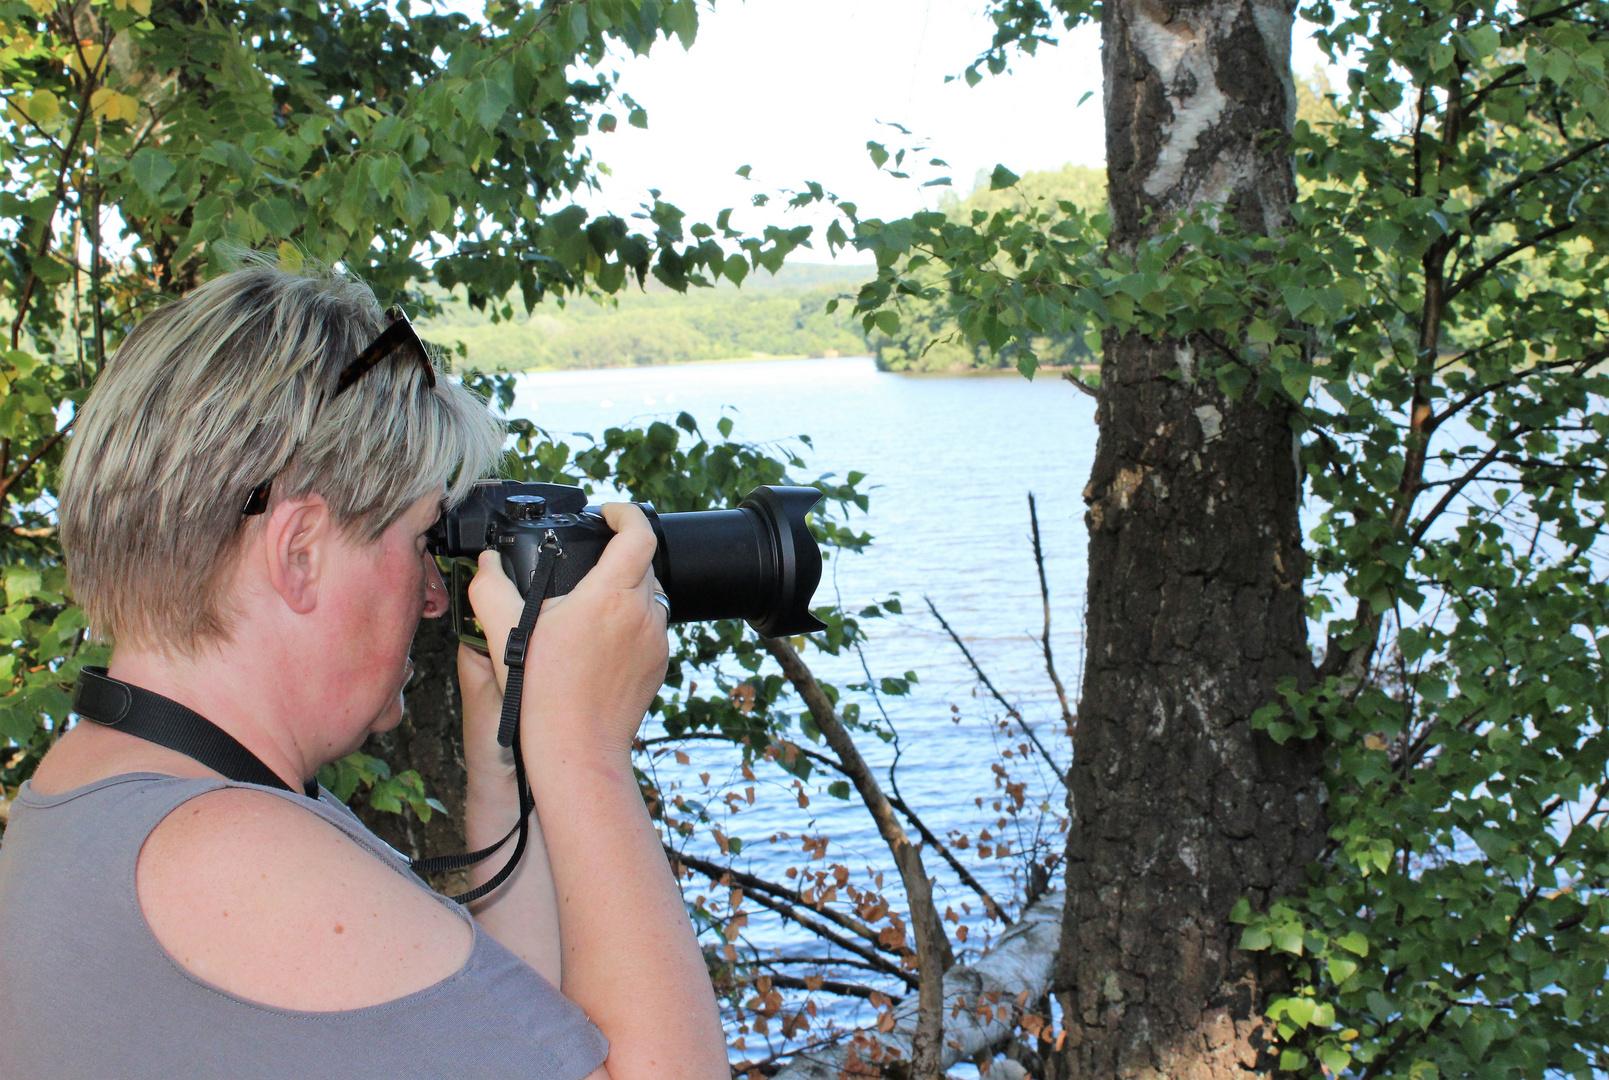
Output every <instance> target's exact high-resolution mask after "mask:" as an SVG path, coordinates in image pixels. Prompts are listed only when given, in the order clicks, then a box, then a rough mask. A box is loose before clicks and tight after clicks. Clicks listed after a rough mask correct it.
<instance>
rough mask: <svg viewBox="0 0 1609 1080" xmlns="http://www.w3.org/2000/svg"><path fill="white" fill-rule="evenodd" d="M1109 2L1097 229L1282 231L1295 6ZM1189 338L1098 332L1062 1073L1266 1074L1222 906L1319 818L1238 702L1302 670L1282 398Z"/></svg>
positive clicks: (1268, 886) (1244, 961) (1273, 881)
mask: <svg viewBox="0 0 1609 1080" xmlns="http://www.w3.org/2000/svg"><path fill="white" fill-rule="evenodd" d="M1102 10H1103V23H1102V33H1103V40H1104V43H1105V56H1104V67H1105V84H1106V124H1107V136H1106V138H1107V170H1108V178H1109V183H1110V199H1111V208H1112V217H1113V223H1114V231H1113V235H1112V244H1113V245H1114V247H1115V248H1116V249H1117V250H1119V251H1131V250H1132V249H1133V248H1134V246H1135V245H1136V244H1137V243H1139V242H1141V241H1142V240H1143V239H1144V238H1145V237H1146V235H1147V234H1148V231H1149V230H1151V229H1154V228H1155V225H1156V221H1157V219H1158V218H1159V217H1161V216H1164V215H1167V214H1170V213H1174V212H1178V211H1182V210H1188V209H1191V208H1193V207H1196V206H1199V205H1202V204H1204V203H1212V202H1221V203H1227V204H1228V206H1229V208H1230V210H1231V212H1232V214H1233V215H1234V217H1235V219H1236V220H1237V221H1238V222H1239V223H1240V225H1241V227H1243V228H1246V229H1249V230H1253V231H1273V230H1277V229H1279V228H1281V227H1282V226H1283V225H1284V224H1285V222H1286V221H1287V218H1288V208H1289V204H1290V201H1291V198H1292V196H1293V191H1294V185H1293V180H1292V173H1291V163H1290V160H1289V158H1288V156H1287V155H1288V146H1287V142H1286V138H1285V136H1286V133H1287V132H1288V131H1289V129H1290V123H1291V118H1292V114H1293V111H1294V106H1295V95H1294V92H1293V89H1292V83H1291V75H1290V38H1291V23H1292V9H1291V7H1290V6H1289V5H1287V4H1285V3H1280V2H1263V3H1254V2H1247V0H1204V2H1197V3H1179V2H1171V3H1156V2H1149V0H1108V3H1106V4H1105V5H1104V6H1103V9H1102ZM1148 213H1149V214H1150V215H1151V216H1150V217H1149V218H1148V217H1147V215H1148ZM1192 344H1194V346H1195V348H1196V349H1197V350H1204V349H1205V348H1207V347H1209V346H1208V345H1207V343H1203V342H1197V343H1186V342H1183V341H1174V340H1167V341H1161V342H1157V341H1147V340H1144V339H1141V338H1135V337H1128V338H1124V337H1119V336H1117V335H1113V334H1109V335H1108V336H1107V339H1106V341H1105V357H1104V360H1103V364H1102V370H1101V388H1100V393H1099V405H1098V408H1097V413H1096V416H1097V420H1098V423H1099V426H1100V443H1099V448H1098V450H1097V454H1096V460H1095V466H1094V471H1093V475H1092V477H1091V479H1090V483H1089V486H1088V488H1086V490H1085V492H1084V495H1085V500H1086V502H1087V503H1088V505H1089V511H1088V514H1087V517H1086V520H1087V522H1088V525H1089V530H1090V549H1089V589H1088V601H1089V608H1088V625H1087V629H1086V639H1085V640H1086V646H1087V649H1088V658H1087V662H1086V667H1085V678H1084V686H1083V697H1082V700H1081V702H1080V704H1079V709H1078V725H1077V729H1076V734H1075V737H1074V755H1073V767H1072V770H1071V773H1070V789H1071V790H1070V796H1069V803H1070V806H1071V808H1072V811H1073V813H1072V825H1071V828H1070V830H1069V833H1068V843H1067V859H1068V874H1067V902H1066V913H1065V924H1064V927H1063V934H1062V949H1061V953H1060V956H1059V957H1058V961H1057V970H1056V979H1055V987H1054V989H1055V992H1056V995H1057V998H1058V1000H1059V1001H1060V1003H1061V1006H1062V1009H1063V1023H1064V1025H1065V1027H1066V1029H1067V1039H1066V1041H1065V1043H1064V1044H1063V1047H1062V1050H1061V1052H1060V1053H1059V1054H1056V1055H1054V1060H1053V1062H1052V1075H1053V1076H1056V1077H1059V1078H1073V1077H1080V1078H1082V1077H1092V1078H1093V1077H1100V1078H1102V1080H1105V1078H1111V1077H1134V1076H1150V1077H1156V1076H1167V1077H1204V1078H1205V1077H1214V1078H1216V1077H1232V1076H1233V1077H1242V1076H1246V1075H1248V1074H1264V1073H1268V1072H1271V1071H1272V1070H1273V1067H1274V1063H1275V1058H1274V1056H1273V1055H1272V1053H1271V1052H1270V1046H1269V1041H1268V1036H1267V1031H1266V1029H1265V1027H1264V1022H1263V1020H1262V1013H1263V1011H1264V1009H1265V1008H1266V1007H1267V1001H1268V995H1269V994H1270V992H1271V991H1273V990H1275V989H1276V988H1277V986H1278V982H1277V980H1278V973H1277V970H1275V969H1274V968H1273V967H1272V966H1270V965H1267V964H1266V963H1265V962H1264V961H1263V960H1262V959H1261V957H1260V956H1259V955H1257V954H1247V953H1242V952H1239V951H1238V950H1237V949H1236V948H1235V944H1236V941H1237V938H1238V931H1239V928H1238V927H1236V926H1234V925H1233V924H1231V923H1229V922H1228V915H1229V912H1230V909H1231V908H1232V907H1233V906H1234V904H1235V902H1236V901H1237V900H1238V899H1239V898H1240V897H1242V896H1249V897H1250V898H1251V899H1252V901H1253V903H1254V904H1258V905H1261V904H1263V903H1265V902H1266V901H1267V899H1268V897H1269V896H1270V895H1272V894H1275V893H1279V892H1293V891H1296V890H1297V889H1299V888H1300V886H1301V883H1302V880H1303V874H1302V871H1303V868H1304V867H1305V865H1306V864H1307V863H1308V862H1309V861H1310V860H1311V859H1312V858H1313V857H1314V856H1315V855H1316V853H1317V850H1318V844H1319V842H1320V840H1321V839H1322V831H1323V820H1322V808H1321V806H1320V803H1319V797H1318V785H1317V782H1316V771H1317V770H1316V764H1317V762H1316V759H1315V757H1314V753H1313V750H1312V749H1311V748H1310V747H1307V746H1294V745H1293V746H1286V747H1279V746H1276V745H1275V744H1274V743H1273V742H1272V741H1271V740H1269V739H1268V738H1266V737H1265V736H1263V735H1261V734H1258V733H1255V732H1253V731H1252V730H1251V728H1250V725H1249V723H1248V720H1249V717H1250V716H1251V714H1252V713H1253V712H1254V711H1255V710H1256V709H1257V708H1258V707H1259V706H1261V705H1262V704H1263V703H1265V702H1267V701H1269V700H1271V699H1272V698H1273V697H1274V688H1275V685H1276V684H1277V683H1278V681H1279V680H1280V679H1282V678H1284V677H1287V676H1294V677H1296V678H1297V679H1298V680H1304V681H1305V680H1307V679H1310V678H1311V671H1312V664H1311V659H1310V657H1309V654H1308V650H1307V644H1306V625H1305V620H1304V613H1303V604H1302V588H1301V586H1302V576H1303V556H1302V550H1301V536H1300V529H1299V523H1298V518H1297V509H1298V503H1299V499H1300V479H1299V474H1298V470H1297V465H1296V462H1295V459H1294V452H1293V451H1294V441H1293V437H1292V431H1291V427H1290V423H1289V416H1288V412H1287V410H1286V408H1285V407H1284V406H1282V405H1279V404H1277V403H1276V404H1272V405H1268V406H1264V405H1259V404H1258V403H1257V402H1256V401H1255V400H1254V397H1253V395H1252V394H1250V393H1248V394H1247V395H1246V396H1245V397H1244V398H1242V399H1240V400H1232V399H1229V398H1226V397H1225V396H1224V395H1223V394H1222V393H1220V392H1219V390H1218V389H1217V386H1216V383H1215V381H1214V380H1213V379H1212V378H1210V377H1198V376H1199V375H1200V371H1199V368H1200V363H1199V359H1198V357H1197V356H1196V354H1195V352H1193V351H1192V347H1191V346H1192Z"/></svg>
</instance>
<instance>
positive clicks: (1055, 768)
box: [922, 596, 1067, 787]
mask: <svg viewBox="0 0 1609 1080" xmlns="http://www.w3.org/2000/svg"><path fill="white" fill-rule="evenodd" d="M922 599H923V600H925V601H926V602H927V609H928V610H929V611H931V612H932V613H933V617H934V618H935V619H937V620H938V621H939V625H940V626H942V627H944V632H945V633H946V634H949V635H950V640H951V641H953V642H955V647H956V648H958V649H960V650H961V655H962V656H964V657H966V658H967V663H968V664H970V665H972V673H973V674H974V675H976V676H977V677H978V681H979V682H981V683H982V684H983V686H984V689H986V690H988V691H989V693H990V694H991V695H993V696H994V699H995V700H996V701H998V702H999V703H1000V707H1001V708H1002V709H1004V710H1006V715H1007V716H1010V717H1011V718H1012V719H1013V720H1015V721H1016V722H1017V726H1018V727H1020V728H1022V732H1023V734H1024V735H1026V736H1028V738H1029V740H1030V741H1031V742H1032V743H1033V744H1034V747H1035V749H1037V750H1038V751H1039V756H1040V757H1042V758H1044V759H1045V763H1046V764H1048V765H1049V766H1050V771H1051V772H1053V773H1055V774H1056V780H1057V782H1059V783H1060V784H1061V786H1062V787H1066V786H1067V777H1066V776H1064V775H1063V774H1062V768H1061V766H1060V765H1058V764H1056V759H1055V758H1053V757H1051V756H1050V751H1049V750H1046V749H1045V744H1044V743H1042V742H1040V741H1039V736H1038V735H1035V734H1034V729H1033V728H1031V727H1029V726H1028V723H1027V721H1025V720H1024V719H1023V718H1022V713H1020V712H1018V711H1017V710H1016V707H1015V706H1013V705H1012V704H1011V703H1010V702H1008V701H1007V700H1006V699H1005V697H1003V696H1002V695H1001V693H1000V691H999V690H996V689H995V686H994V683H992V682H990V681H989V676H987V675H985V674H984V673H983V668H981V667H979V666H978V661H977V660H976V659H975V658H974V657H973V655H972V650H971V649H968V648H967V647H966V643H965V642H963V641H962V640H961V635H960V634H957V633H956V632H955V630H953V629H952V628H951V626H950V624H949V623H948V622H946V621H945V619H944V616H943V615H940V614H939V609H938V608H937V607H935V606H934V604H933V599H932V597H928V596H924V597H922Z"/></svg>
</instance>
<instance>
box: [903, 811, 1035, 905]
mask: <svg viewBox="0 0 1609 1080" xmlns="http://www.w3.org/2000/svg"><path fill="white" fill-rule="evenodd" d="M888 801H889V802H890V803H892V804H893V806H894V809H896V810H898V811H899V812H900V813H902V814H904V815H905V820H906V821H909V822H910V823H911V824H912V825H914V826H916V831H917V832H919V833H921V834H922V843H924V844H928V845H930V846H931V847H932V848H933V850H934V851H937V852H938V853H939V856H940V857H941V858H943V859H944V861H945V862H947V863H949V864H950V869H951V870H954V871H955V876H956V877H958V878H960V879H961V884H963V885H965V886H966V887H967V888H969V889H971V890H972V891H973V892H975V893H977V894H978V898H979V899H980V900H982V901H983V906H984V907H985V908H986V909H988V912H989V914H990V915H993V916H994V917H995V918H997V919H999V920H1000V921H1001V922H1002V923H1004V924H1005V925H1007V926H1010V925H1011V916H1010V915H1007V914H1006V909H1005V908H1003V907H1001V906H1000V904H999V902H998V901H996V900H995V898H994V897H993V896H990V895H989V890H988V889H985V888H984V887H983V884H982V883H981V882H980V881H978V879H977V878H975V877H973V876H972V872H971V871H970V870H968V869H967V868H966V867H965V866H964V865H962V863H961V860H960V859H958V858H956V857H955V852H953V851H951V850H950V845H948V844H946V843H944V842H943V841H941V840H940V839H939V838H938V837H936V836H934V835H933V833H932V832H931V831H930V830H929V829H928V827H927V826H926V825H925V824H923V822H922V819H921V818H919V817H917V816H916V812H915V811H913V810H912V809H911V808H910V807H909V806H906V805H905V800H904V799H901V798H899V797H898V796H895V797H894V798H892V799H890V800H888Z"/></svg>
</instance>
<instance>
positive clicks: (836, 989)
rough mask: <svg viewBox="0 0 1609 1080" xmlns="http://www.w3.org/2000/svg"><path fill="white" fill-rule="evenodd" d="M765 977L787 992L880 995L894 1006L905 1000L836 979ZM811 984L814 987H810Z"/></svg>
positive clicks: (767, 962) (768, 963)
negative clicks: (812, 991) (817, 991)
mask: <svg viewBox="0 0 1609 1080" xmlns="http://www.w3.org/2000/svg"><path fill="white" fill-rule="evenodd" d="M757 963H758V964H759V965H760V966H761V967H767V968H768V967H770V966H771V964H772V961H770V960H760V961H757ZM765 977H766V978H767V979H770V980H771V984H772V985H773V986H780V987H783V988H784V989H787V990H825V991H827V993H829V994H841V995H843V996H844V997H858V998H870V997H871V996H872V995H873V994H882V995H883V996H884V997H886V998H888V1000H889V1001H890V1002H892V1003H893V1004H895V1005H898V1004H899V1003H900V1002H901V1001H904V1000H905V999H904V998H902V997H900V996H899V995H898V994H884V993H883V991H881V990H879V989H877V988H876V987H875V986H866V985H864V984H862V983H848V982H841V981H839V980H837V979H814V980H810V979H801V978H799V976H797V975H781V974H778V973H777V972H774V971H773V972H771V973H769V974H767V975H766V976H765ZM811 982H814V983H815V984H816V985H814V986H811V985H810V983H811Z"/></svg>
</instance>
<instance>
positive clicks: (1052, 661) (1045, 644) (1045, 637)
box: [1028, 491, 1075, 735]
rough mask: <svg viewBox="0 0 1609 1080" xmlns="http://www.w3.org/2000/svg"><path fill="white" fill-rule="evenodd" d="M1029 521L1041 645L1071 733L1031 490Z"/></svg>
mask: <svg viewBox="0 0 1609 1080" xmlns="http://www.w3.org/2000/svg"><path fill="white" fill-rule="evenodd" d="M1028 521H1029V524H1030V525H1031V526H1032V527H1033V540H1034V568H1035V569H1037V570H1038V571H1039V598H1040V600H1042V601H1043V602H1044V605H1045V629H1044V632H1043V633H1042V634H1041V635H1040V637H1039V645H1040V648H1041V649H1042V650H1043V651H1044V654H1045V673H1046V674H1048V675H1049V676H1050V682H1051V685H1052V686H1054V687H1055V688H1056V700H1057V701H1060V702H1061V718H1062V721H1063V722H1064V723H1065V724H1066V725H1067V733H1068V734H1069V735H1071V734H1072V733H1073V727H1072V726H1073V724H1074V722H1075V721H1074V718H1073V711H1072V710H1071V709H1069V708H1068V707H1067V691H1066V690H1065V689H1064V688H1063V687H1062V684H1061V676H1060V675H1058V674H1056V658H1055V657H1054V656H1052V655H1051V651H1050V584H1049V582H1047V581H1046V580H1045V551H1044V548H1042V547H1041V546H1040V543H1039V507H1038V506H1037V505H1036V504H1035V503H1034V493H1033V492H1031V491H1030V492H1029V493H1028Z"/></svg>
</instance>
